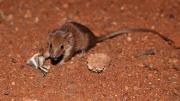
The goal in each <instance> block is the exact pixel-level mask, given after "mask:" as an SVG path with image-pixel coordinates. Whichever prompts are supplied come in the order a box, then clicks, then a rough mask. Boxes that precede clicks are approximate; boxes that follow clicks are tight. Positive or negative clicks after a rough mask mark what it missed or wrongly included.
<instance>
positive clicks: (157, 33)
mask: <svg viewBox="0 0 180 101" xmlns="http://www.w3.org/2000/svg"><path fill="white" fill-rule="evenodd" d="M131 32H151V33H153V34H156V35H158V36H159V37H161V38H162V39H163V40H165V41H166V42H167V43H168V44H169V45H171V46H172V47H174V48H175V49H180V47H177V46H175V44H174V41H172V40H171V39H169V38H167V37H165V36H163V35H162V34H160V33H159V32H157V31H155V30H152V29H145V28H132V29H122V30H120V31H117V32H112V33H110V34H105V35H102V36H100V37H97V42H102V41H104V40H106V39H110V38H113V37H115V36H118V35H123V34H127V33H131Z"/></svg>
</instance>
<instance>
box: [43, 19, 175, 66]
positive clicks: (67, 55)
mask: <svg viewBox="0 0 180 101" xmlns="http://www.w3.org/2000/svg"><path fill="white" fill-rule="evenodd" d="M129 32H151V33H153V34H156V35H158V36H159V37H161V38H162V39H163V40H165V41H166V42H168V44H170V45H173V47H174V42H173V41H172V40H170V39H168V38H167V37H165V36H163V35H161V34H160V33H158V32H156V31H154V30H151V29H145V28H137V29H130V28H129V29H123V30H120V31H117V32H113V33H109V34H105V35H102V36H100V37H97V36H95V35H94V34H93V32H92V31H91V30H90V29H89V28H87V27H86V26H84V25H82V24H80V23H77V22H66V23H65V24H64V25H62V26H61V27H60V28H59V29H55V30H53V31H52V32H51V33H49V40H48V51H47V53H48V55H47V56H46V57H49V58H50V59H51V60H55V61H56V60H58V59H59V58H60V57H62V59H61V60H62V61H63V62H66V61H68V60H69V59H71V58H72V57H73V55H74V54H75V53H77V52H85V51H87V50H88V49H90V48H92V47H93V46H95V45H96V43H98V42H101V41H104V40H106V39H110V38H113V37H115V36H118V35H122V34H126V33H129ZM175 48H176V47H175Z"/></svg>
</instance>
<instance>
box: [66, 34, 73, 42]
mask: <svg viewBox="0 0 180 101" xmlns="http://www.w3.org/2000/svg"><path fill="white" fill-rule="evenodd" d="M65 39H66V40H68V43H71V42H72V41H73V34H72V33H71V32H68V33H67V35H66V37H65Z"/></svg>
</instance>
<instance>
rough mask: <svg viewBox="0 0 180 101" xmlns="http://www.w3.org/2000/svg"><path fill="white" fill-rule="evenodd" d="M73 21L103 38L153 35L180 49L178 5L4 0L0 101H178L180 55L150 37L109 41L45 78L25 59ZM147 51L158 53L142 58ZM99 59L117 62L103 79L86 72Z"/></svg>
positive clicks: (151, 0)
mask: <svg viewBox="0 0 180 101" xmlns="http://www.w3.org/2000/svg"><path fill="white" fill-rule="evenodd" d="M67 20H72V21H76V22H80V23H82V24H84V25H86V26H88V27H89V28H90V29H91V30H92V31H93V32H94V33H95V34H96V35H97V36H100V35H102V34H105V33H108V32H113V31H117V30H120V29H123V28H138V27H145V28H154V29H155V30H157V31H158V32H161V33H162V34H163V35H165V36H167V37H169V38H170V39H172V40H173V41H174V42H175V44H176V46H180V0H89V1H85V0H0V57H1V58H0V68H1V69H0V101H179V100H180V72H179V71H180V50H176V49H174V48H172V47H171V46H170V45H168V44H167V43H166V42H165V41H164V40H162V39H161V38H159V37H158V36H157V35H153V34H151V33H140V32H138V33H129V34H128V35H122V36H118V37H116V38H113V39H110V40H106V41H104V42H102V43H99V44H97V46H96V47H94V48H92V49H91V50H90V51H88V52H87V53H86V54H85V56H84V57H83V58H82V57H81V56H79V55H76V56H75V57H73V58H72V59H71V60H70V61H68V62H67V63H65V64H62V65H61V64H57V65H51V67H52V68H51V69H50V71H49V74H48V75H47V76H46V77H42V74H41V73H40V72H39V71H38V70H36V69H34V68H32V67H30V66H28V65H26V60H27V59H28V58H30V57H31V56H32V55H33V54H35V53H36V52H37V51H38V50H39V49H40V48H41V47H42V46H45V45H46V44H47V37H48V32H49V31H52V30H53V29H55V28H58V27H60V26H61V25H62V24H63V23H64V22H65V21H67ZM147 50H152V51H153V53H152V54H149V55H142V56H141V55H139V54H141V53H143V52H144V51H147ZM96 53H101V54H106V55H108V56H109V57H110V59H111V62H110V64H109V66H108V67H107V68H106V69H105V71H103V72H102V73H93V72H91V71H89V70H88V68H87V57H88V56H89V55H91V54H96Z"/></svg>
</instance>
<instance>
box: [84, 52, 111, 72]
mask: <svg viewBox="0 0 180 101" xmlns="http://www.w3.org/2000/svg"><path fill="white" fill-rule="evenodd" d="M110 61H111V59H110V57H109V56H107V55H106V54H102V53H96V54H91V55H90V56H89V57H88V59H87V66H88V69H89V70H91V71H93V72H96V73H100V72H102V71H104V70H105V68H107V67H108V66H109V64H110Z"/></svg>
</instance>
